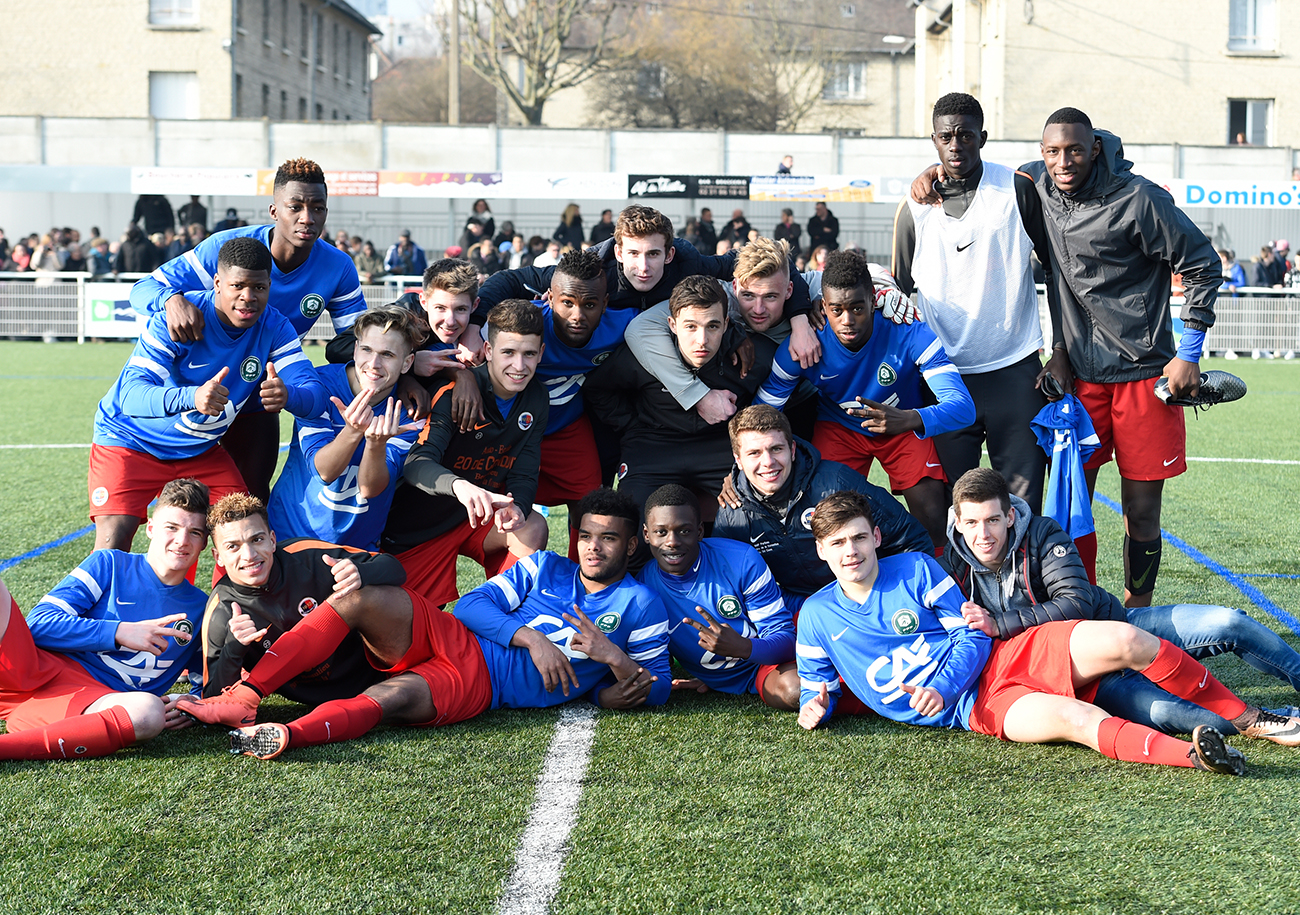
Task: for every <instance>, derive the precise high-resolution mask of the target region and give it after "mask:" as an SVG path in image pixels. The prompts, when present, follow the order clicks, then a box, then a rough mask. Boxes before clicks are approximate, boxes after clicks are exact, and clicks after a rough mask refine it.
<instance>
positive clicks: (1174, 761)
mask: <svg viewBox="0 0 1300 915" xmlns="http://www.w3.org/2000/svg"><path fill="white" fill-rule="evenodd" d="M1097 746H1098V747H1100V749H1101V752H1102V754H1103V755H1105V756H1109V757H1110V758H1111V759H1122V760H1125V761H1126V762H1140V763H1152V764H1153V765H1157V766H1184V767H1186V768H1191V767H1192V760H1191V757H1189V756H1188V755H1187V752H1188V751H1189V750H1191V748H1192V745H1191V744H1190V743H1188V742H1187V741H1184V740H1179V739H1177V738H1176V737H1170V736H1169V735H1168V734H1161V733H1160V732H1159V731H1157V730H1153V729H1152V728H1149V727H1147V726H1146V725H1144V724H1138V723H1137V722H1134V721H1126V720H1124V719H1123V718H1114V717H1111V718H1104V719H1102V722H1101V724H1100V725H1098V727H1097Z"/></svg>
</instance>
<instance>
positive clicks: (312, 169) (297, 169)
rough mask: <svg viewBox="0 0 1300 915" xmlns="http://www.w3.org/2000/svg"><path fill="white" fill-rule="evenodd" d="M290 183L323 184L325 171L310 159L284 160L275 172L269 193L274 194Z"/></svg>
mask: <svg viewBox="0 0 1300 915" xmlns="http://www.w3.org/2000/svg"><path fill="white" fill-rule="evenodd" d="M290 181H301V182H302V183H303V184H324V183H325V171H324V170H323V169H322V168H321V167H320V166H319V165H317V164H316V163H315V162H313V161H312V160H311V159H286V160H285V161H284V162H283V163H281V165H280V167H279V168H277V169H276V170H275V183H274V184H272V185H271V193H272V194H274V193H275V192H276V191H278V190H280V188H282V187H284V186H285V185H286V184H288V183H289V182H290Z"/></svg>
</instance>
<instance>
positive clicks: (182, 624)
mask: <svg viewBox="0 0 1300 915" xmlns="http://www.w3.org/2000/svg"><path fill="white" fill-rule="evenodd" d="M172 628H173V629H175V630H176V631H177V632H183V633H185V634H184V635H178V636H173V638H175V639H176V644H177V645H188V644H189V643H190V639H192V638H193V637H194V624H193V623H191V622H190V621H189V620H177V621H176V622H174V623H172Z"/></svg>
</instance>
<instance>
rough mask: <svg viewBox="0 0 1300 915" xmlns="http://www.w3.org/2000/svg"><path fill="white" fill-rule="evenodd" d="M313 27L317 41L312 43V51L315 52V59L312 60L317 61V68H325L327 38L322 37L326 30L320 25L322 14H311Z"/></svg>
mask: <svg viewBox="0 0 1300 915" xmlns="http://www.w3.org/2000/svg"><path fill="white" fill-rule="evenodd" d="M311 27H312V29H314V30H315V33H316V40H315V41H313V42H312V50H313V51H314V52H315V57H313V58H312V59H313V60H314V61H315V63H316V66H318V67H323V66H325V37H324V36H323V35H321V32H322V31H324V30H323V29H322V28H321V25H320V13H312V14H311Z"/></svg>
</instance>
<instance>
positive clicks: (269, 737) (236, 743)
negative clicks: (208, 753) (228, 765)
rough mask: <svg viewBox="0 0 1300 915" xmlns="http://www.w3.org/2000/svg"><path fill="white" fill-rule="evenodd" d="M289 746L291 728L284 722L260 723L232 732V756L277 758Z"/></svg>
mask: <svg viewBox="0 0 1300 915" xmlns="http://www.w3.org/2000/svg"><path fill="white" fill-rule="evenodd" d="M288 748H289V729H288V728H287V727H285V726H284V725H282V724H276V723H269V724H258V725H253V726H252V727H246V728H235V729H234V730H233V731H231V732H230V753H231V755H232V756H255V757H257V758H258V759H275V758H276V757H277V756H279V755H280V754H281V753H283V752H284V751H285V750H287V749H288Z"/></svg>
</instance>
